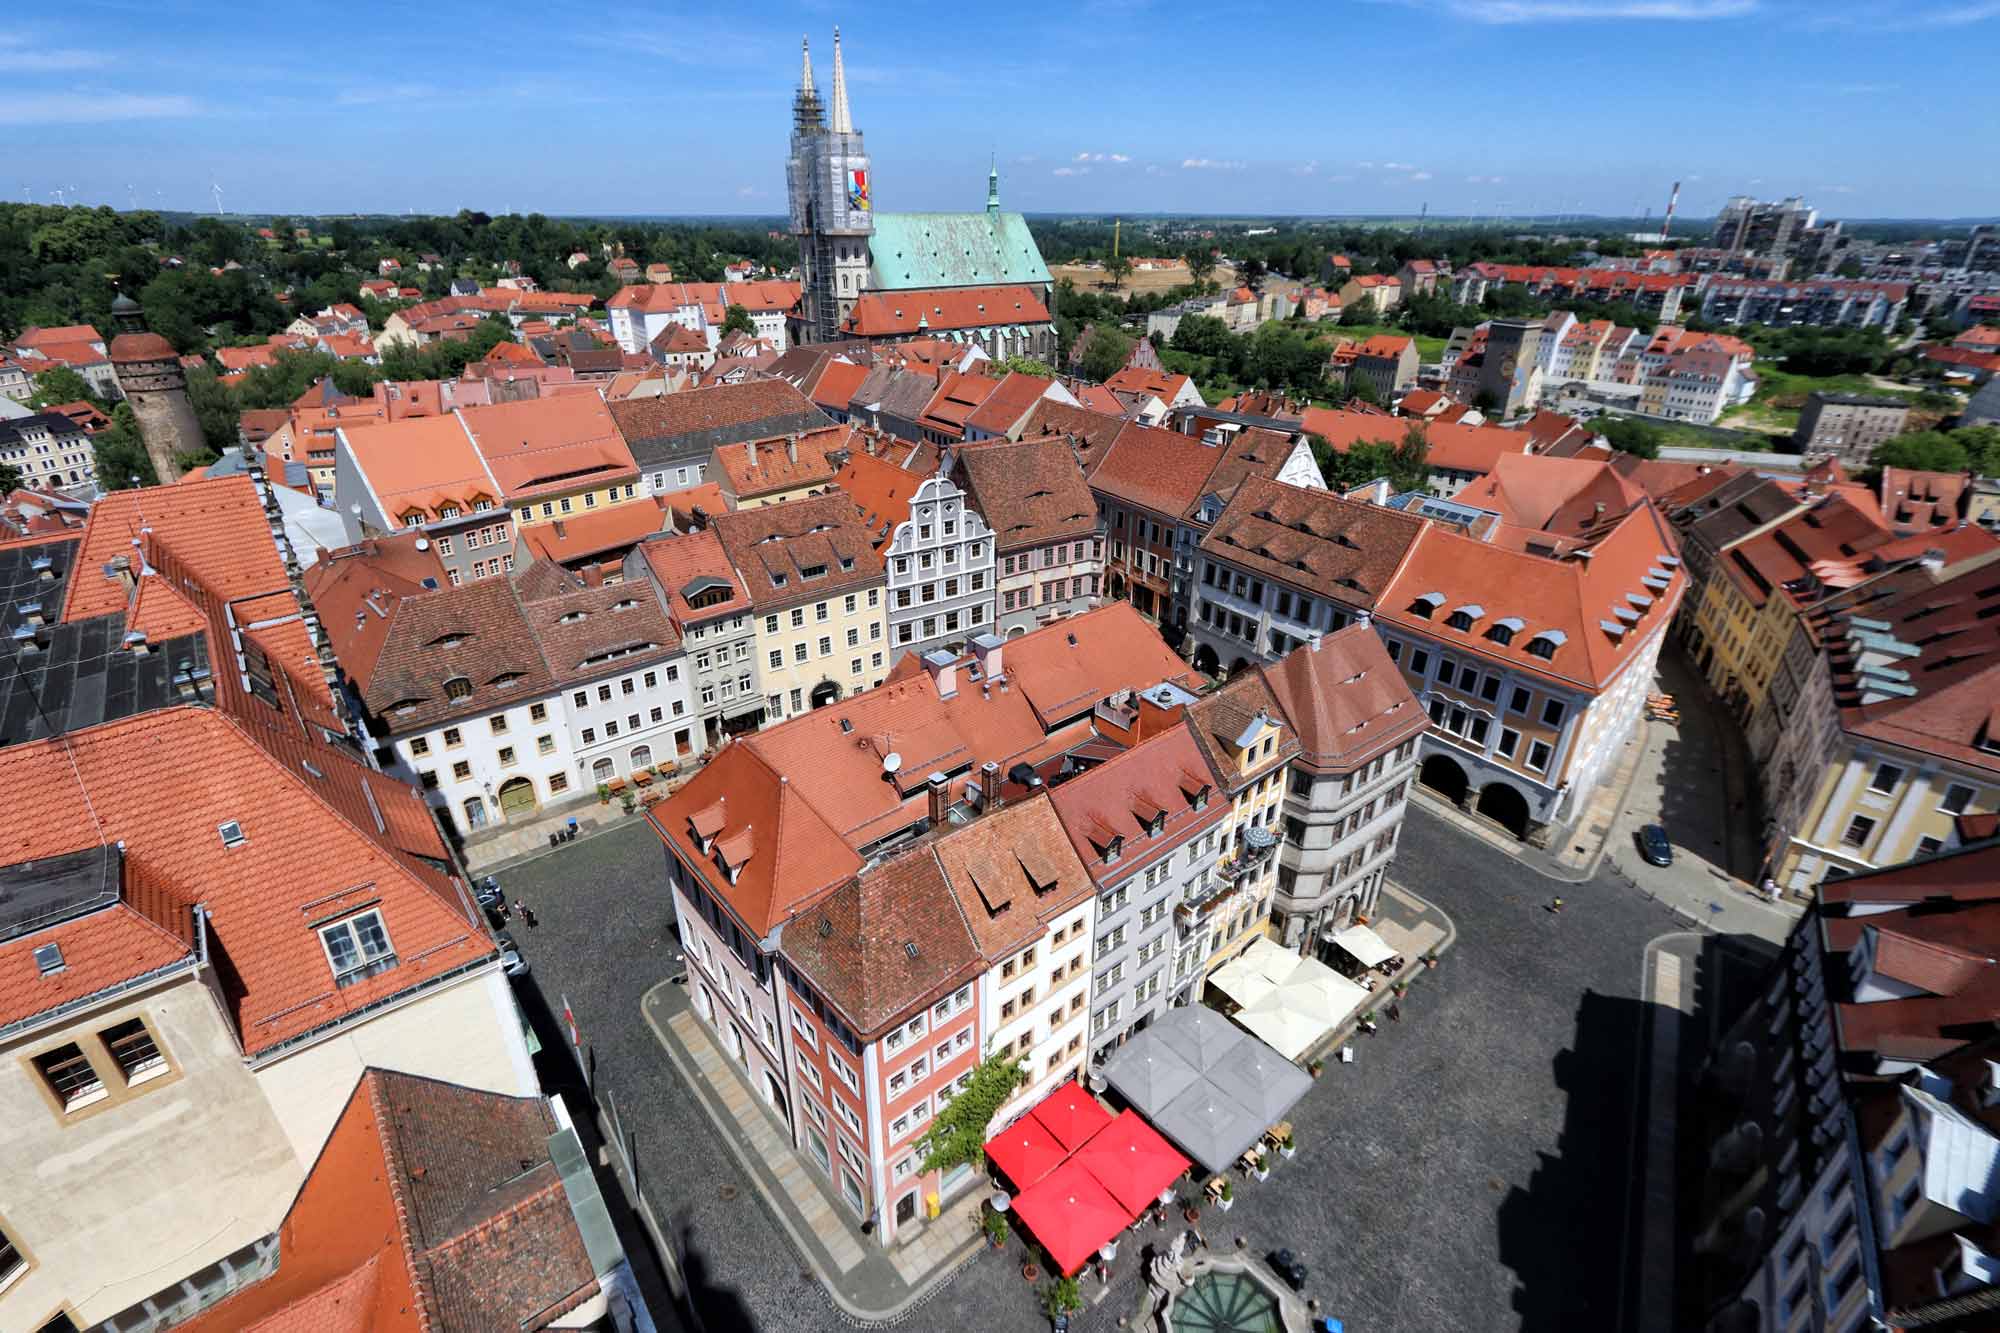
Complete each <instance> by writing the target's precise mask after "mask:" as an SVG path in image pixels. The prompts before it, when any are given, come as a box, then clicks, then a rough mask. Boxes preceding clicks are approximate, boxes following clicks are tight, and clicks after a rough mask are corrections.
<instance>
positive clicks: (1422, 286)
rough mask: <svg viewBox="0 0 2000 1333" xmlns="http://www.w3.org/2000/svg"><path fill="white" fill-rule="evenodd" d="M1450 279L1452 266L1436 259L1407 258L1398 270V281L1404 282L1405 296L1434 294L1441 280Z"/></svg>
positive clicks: (1447, 280)
mask: <svg viewBox="0 0 2000 1333" xmlns="http://www.w3.org/2000/svg"><path fill="white" fill-rule="evenodd" d="M1450 280H1451V266H1450V265H1448V264H1440V263H1439V262H1438V261H1436V260H1435V259H1406V260H1404V261H1403V266H1402V267H1401V268H1399V269H1397V270H1396V281H1397V282H1399V283H1401V284H1402V287H1403V295H1404V296H1433V295H1435V294H1436V293H1437V289H1438V283H1439V282H1440V281H1444V282H1449V281H1450Z"/></svg>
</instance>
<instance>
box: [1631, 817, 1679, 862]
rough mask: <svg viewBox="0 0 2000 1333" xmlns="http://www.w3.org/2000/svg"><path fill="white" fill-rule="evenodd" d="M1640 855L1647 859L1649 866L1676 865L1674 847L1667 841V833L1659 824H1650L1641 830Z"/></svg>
mask: <svg viewBox="0 0 2000 1333" xmlns="http://www.w3.org/2000/svg"><path fill="white" fill-rule="evenodd" d="M1639 855H1641V856H1643V857H1645V858H1646V863H1647V864H1648V865H1656V866H1670V865H1672V864H1673V863H1674V845H1673V843H1671V842H1669V841H1667V831H1666V830H1665V829H1663V828H1661V827H1660V826H1659V825H1658V824H1648V825H1646V826H1645V827H1644V828H1642V829H1640V830H1639Z"/></svg>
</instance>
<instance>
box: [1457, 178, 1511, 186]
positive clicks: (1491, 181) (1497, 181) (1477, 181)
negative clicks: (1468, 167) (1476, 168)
mask: <svg viewBox="0 0 2000 1333" xmlns="http://www.w3.org/2000/svg"><path fill="white" fill-rule="evenodd" d="M1465 183H1466V184H1467V185H1505V184H1506V183H1507V178H1506V177H1505V176H1467V177H1466V178H1465Z"/></svg>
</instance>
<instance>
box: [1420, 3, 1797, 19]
mask: <svg viewBox="0 0 2000 1333" xmlns="http://www.w3.org/2000/svg"><path fill="white" fill-rule="evenodd" d="M1442 3H1443V6H1444V8H1445V9H1446V10H1448V11H1450V12H1451V13H1452V14H1454V15H1456V16H1457V17H1459V18H1462V19H1466V20H1468V21H1470V22H1473V23H1489V24H1504V23H1565V22H1593V21H1599V20H1611V19H1615V20H1639V21H1642V22H1643V21H1653V22H1668V23H1690V22H1705V21H1708V20H1712V19H1731V18H1740V17H1742V16H1743V15H1745V14H1749V13H1752V12H1754V11H1755V10H1756V9H1757V8H1758V0H1442Z"/></svg>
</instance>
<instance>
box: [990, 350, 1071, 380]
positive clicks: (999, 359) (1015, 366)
mask: <svg viewBox="0 0 2000 1333" xmlns="http://www.w3.org/2000/svg"><path fill="white" fill-rule="evenodd" d="M984 369H985V372H986V373H987V374H988V375H991V376H993V377H994V378H995V379H998V378H999V377H1001V376H1003V375H1015V374H1019V375H1039V376H1041V377H1042V378H1044V379H1052V378H1054V376H1055V371H1053V370H1051V369H1049V365H1048V362H1046V361H1037V360H1035V358H1034V357H1032V356H996V357H994V358H992V359H991V360H989V361H988V362H987V363H986V365H985V367H984Z"/></svg>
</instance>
